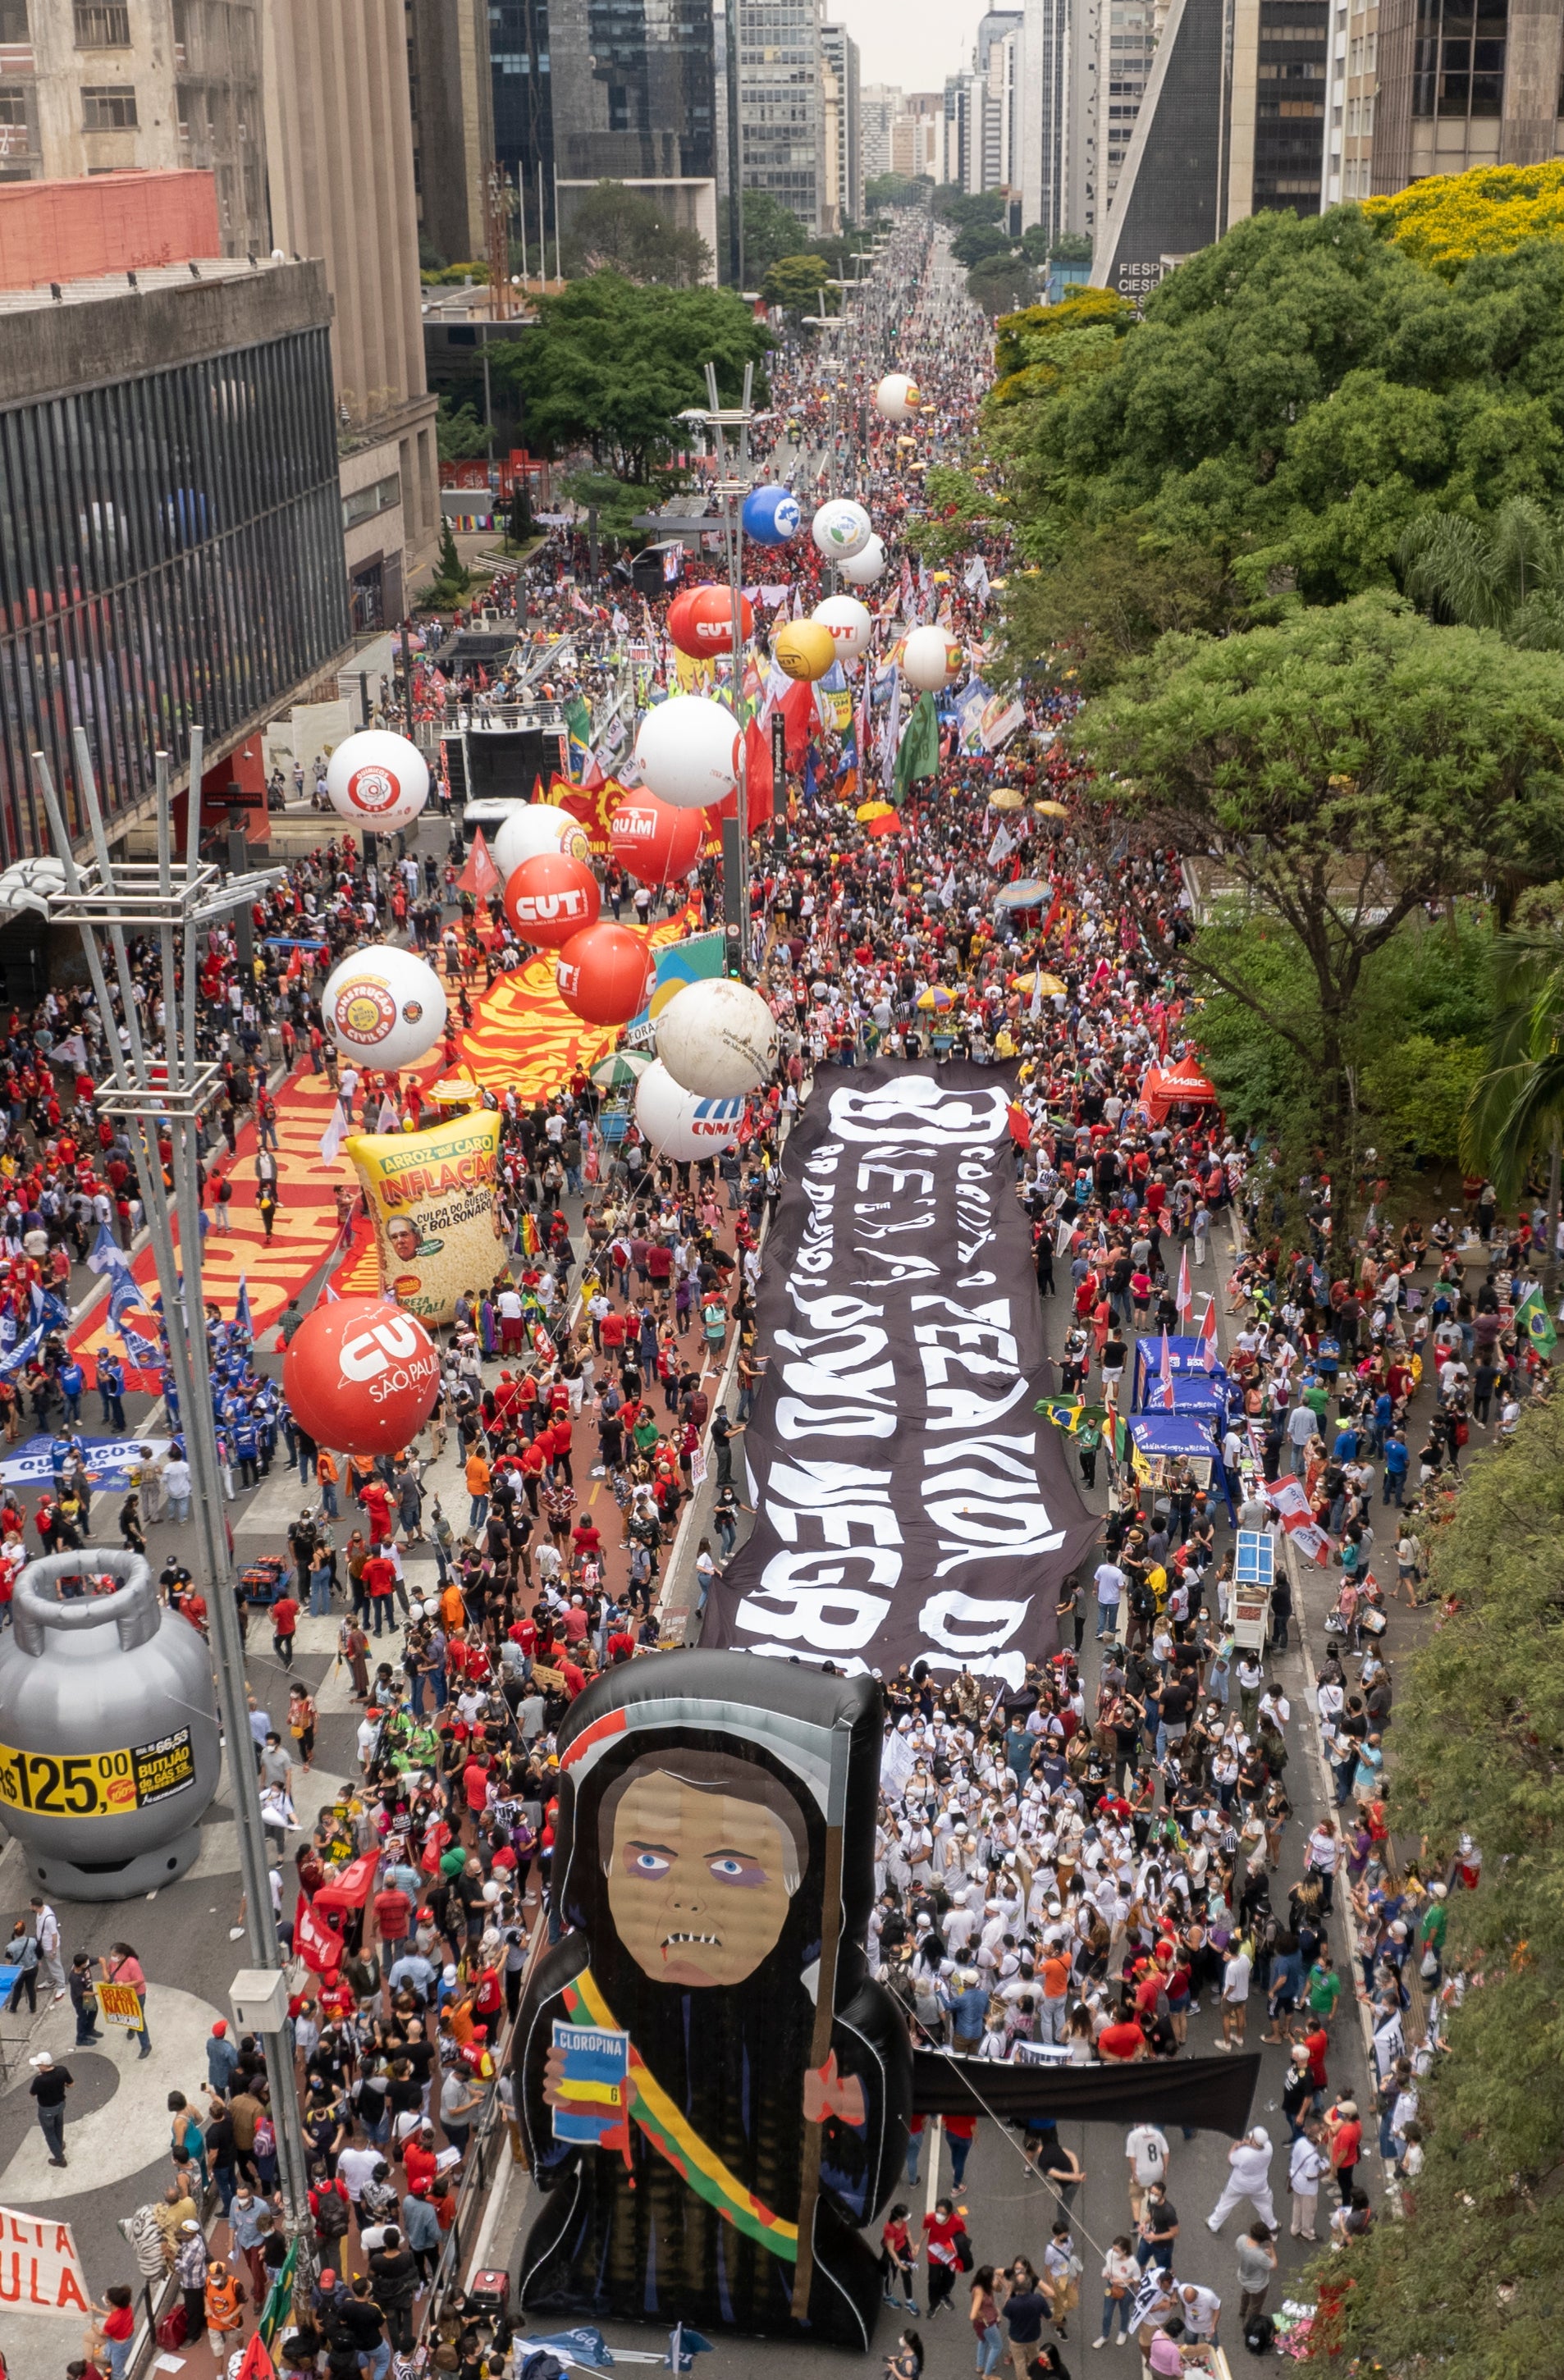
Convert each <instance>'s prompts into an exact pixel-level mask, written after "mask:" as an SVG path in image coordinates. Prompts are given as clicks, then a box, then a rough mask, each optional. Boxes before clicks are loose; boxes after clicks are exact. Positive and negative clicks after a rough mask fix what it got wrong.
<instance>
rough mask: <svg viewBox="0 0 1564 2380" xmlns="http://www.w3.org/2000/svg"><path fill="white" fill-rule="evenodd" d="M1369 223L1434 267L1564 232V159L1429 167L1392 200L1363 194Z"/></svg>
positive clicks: (1495, 253) (1502, 253) (1559, 236)
mask: <svg viewBox="0 0 1564 2380" xmlns="http://www.w3.org/2000/svg"><path fill="white" fill-rule="evenodd" d="M1362 210H1363V212H1364V214H1365V215H1367V216H1368V218H1369V220H1370V222H1371V223H1375V224H1378V225H1381V226H1382V227H1383V228H1384V229H1385V230H1387V232H1388V233H1389V236H1390V237H1391V238H1392V239H1393V240H1394V241H1395V242H1396V244H1397V246H1398V247H1399V248H1403V249H1406V251H1407V253H1408V255H1409V256H1414V257H1415V258H1416V259H1417V261H1418V262H1419V263H1420V264H1426V265H1429V266H1431V267H1432V268H1433V269H1434V270H1435V271H1436V272H1438V271H1440V270H1441V269H1446V268H1449V267H1453V266H1456V265H1460V264H1464V263H1465V262H1466V261H1467V259H1468V258H1469V257H1473V256H1508V255H1509V252H1510V250H1511V249H1516V248H1519V247H1520V245H1521V241H1522V240H1523V239H1564V158H1556V159H1554V160H1552V161H1551V162H1550V163H1549V164H1546V165H1479V166H1477V167H1476V168H1475V169H1474V170H1473V171H1472V173H1470V174H1430V175H1429V176H1427V178H1426V179H1425V180H1423V181H1421V182H1413V183H1412V184H1411V186H1410V188H1407V189H1404V190H1399V191H1398V192H1397V194H1396V196H1395V197H1394V198H1393V199H1365V200H1363V201H1362Z"/></svg>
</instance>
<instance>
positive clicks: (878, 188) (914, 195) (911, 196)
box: [863, 174, 935, 215]
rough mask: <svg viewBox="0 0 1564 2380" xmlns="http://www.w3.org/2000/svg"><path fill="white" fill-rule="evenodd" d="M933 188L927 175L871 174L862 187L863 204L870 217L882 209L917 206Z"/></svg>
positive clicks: (932, 183)
mask: <svg viewBox="0 0 1564 2380" xmlns="http://www.w3.org/2000/svg"><path fill="white" fill-rule="evenodd" d="M934 188H935V185H934V182H933V181H932V180H931V178H930V176H928V175H927V174H872V175H871V176H870V177H869V179H868V180H867V181H866V182H865V183H864V185H863V203H864V206H865V207H866V209H867V210H868V212H869V213H870V214H872V215H874V214H878V213H879V212H880V211H881V209H882V208H884V207H910V206H918V205H921V204H922V203H923V200H926V199H927V198H928V197H929V195H930V193H931V192H932V191H933V189H934Z"/></svg>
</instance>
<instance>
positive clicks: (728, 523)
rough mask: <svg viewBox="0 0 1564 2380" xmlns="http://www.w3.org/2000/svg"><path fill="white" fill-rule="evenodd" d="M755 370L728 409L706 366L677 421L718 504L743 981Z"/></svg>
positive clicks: (733, 959)
mask: <svg viewBox="0 0 1564 2380" xmlns="http://www.w3.org/2000/svg"><path fill="white" fill-rule="evenodd" d="M754 386H755V368H754V365H753V364H752V363H747V364H746V365H745V366H744V393H743V395H742V397H741V398H740V400H739V403H738V404H737V405H736V406H735V405H730V406H725V405H724V404H723V403H722V402H721V399H720V396H719V394H718V390H717V377H716V366H715V363H710V364H708V365H707V366H706V403H705V406H704V407H701V406H688V407H685V409H684V410H683V411H682V412H681V413H680V415H679V417H678V418H679V419H680V420H681V421H689V422H692V423H693V424H694V425H695V426H696V427H697V428H698V429H702V430H707V431H710V432H711V436H712V443H713V447H714V450H715V457H716V477H715V480H714V481H713V483H712V493H713V494H714V495H715V496H716V498H717V499H718V501H719V503H720V504H721V505H722V525H723V539H724V543H725V545H726V548H727V596H728V607H729V611H728V616H729V621H730V626H729V631H728V635H729V642H730V645H731V655H730V659H731V664H732V675H731V677H730V678H729V681H728V701H729V705H730V708H731V710H732V712H733V722H734V725H735V726H736V727H738V728H739V731H740V732H739V739H738V781H739V782H738V798H737V800H736V801H735V803H734V807H735V809H736V810H737V812H738V816H737V818H733V819H724V820H723V822H722V909H723V918H724V923H725V926H726V930H727V950H726V953H725V956H726V960H727V972H728V974H729V975H732V976H741V977H745V978H746V979H747V978H748V976H749V973H750V881H749V877H750V788H749V771H748V769H747V767H746V764H745V754H744V737H743V733H742V727H741V722H742V720H743V716H744V589H743V554H744V522H743V510H744V499H745V497H746V496H747V495H748V494H749V492H750V490H751V488H752V487H753V485H754V470H753V466H752V464H751V456H750V428H751V423H753V422H755V421H759V420H762V419H764V418H765V417H764V416H763V415H761V414H758V413H756V411H755V409H754V407H753V404H752V402H751V399H752V398H753V395H754Z"/></svg>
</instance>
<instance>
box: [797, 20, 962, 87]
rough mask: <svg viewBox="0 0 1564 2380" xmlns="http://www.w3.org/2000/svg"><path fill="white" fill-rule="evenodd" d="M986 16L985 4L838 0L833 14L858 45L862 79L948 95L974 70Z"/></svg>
mask: <svg viewBox="0 0 1564 2380" xmlns="http://www.w3.org/2000/svg"><path fill="white" fill-rule="evenodd" d="M984 13H985V0H835V5H834V6H833V7H832V9H831V11H830V14H831V17H832V18H833V20H834V21H835V22H836V23H837V24H841V25H845V26H846V27H847V29H848V31H849V33H850V34H851V35H852V38H853V40H854V41H855V42H857V43H858V47H859V51H860V54H861V55H860V67H859V71H860V75H861V79H862V80H863V81H864V82H889V83H896V84H898V85H899V87H900V88H901V89H902V90H903V91H943V90H944V88H945V78H946V76H947V75H953V74H959V73H960V71H961V69H962V67H967V66H970V65H971V55H972V37H973V35H974V34H975V32H976V31H977V28H978V20H979V18H981V17H982V16H984Z"/></svg>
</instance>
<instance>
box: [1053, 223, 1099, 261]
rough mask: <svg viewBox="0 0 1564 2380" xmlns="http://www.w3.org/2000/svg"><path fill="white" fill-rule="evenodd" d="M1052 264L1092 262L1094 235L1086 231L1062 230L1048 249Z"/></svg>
mask: <svg viewBox="0 0 1564 2380" xmlns="http://www.w3.org/2000/svg"><path fill="white" fill-rule="evenodd" d="M1048 261H1049V263H1050V264H1090V263H1091V261H1092V237H1091V234H1090V233H1089V232H1084V231H1061V232H1060V234H1059V236H1058V237H1057V239H1056V240H1055V242H1054V244H1053V246H1052V247H1051V248H1050V249H1049V250H1048Z"/></svg>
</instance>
